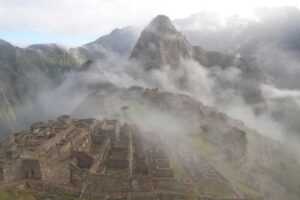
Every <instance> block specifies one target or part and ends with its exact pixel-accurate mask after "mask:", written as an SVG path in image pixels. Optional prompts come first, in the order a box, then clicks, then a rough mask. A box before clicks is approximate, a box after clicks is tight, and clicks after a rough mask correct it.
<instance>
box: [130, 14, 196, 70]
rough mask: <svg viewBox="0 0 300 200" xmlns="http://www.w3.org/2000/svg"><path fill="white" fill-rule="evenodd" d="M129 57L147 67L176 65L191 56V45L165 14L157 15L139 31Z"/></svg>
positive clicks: (155, 67)
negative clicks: (139, 33) (138, 36)
mask: <svg viewBox="0 0 300 200" xmlns="http://www.w3.org/2000/svg"><path fill="white" fill-rule="evenodd" d="M131 58H132V59H135V60H137V61H139V62H141V64H142V65H143V66H145V67H146V68H147V69H158V68H160V67H161V66H164V65H170V66H171V67H176V66H179V65H180V63H181V61H182V59H191V58H192V47H191V45H190V44H189V42H188V41H187V40H186V39H185V37H184V36H183V35H182V34H181V33H180V32H178V31H177V30H176V29H175V27H174V26H173V24H172V22H171V20H170V19H169V18H168V17H167V16H164V15H159V16H157V17H156V18H155V19H154V20H153V21H152V22H151V23H150V24H149V25H148V26H147V27H146V28H145V29H144V31H143V32H142V33H141V36H140V38H139V40H138V42H137V44H136V46H135V47H134V49H133V51H132V53H131Z"/></svg>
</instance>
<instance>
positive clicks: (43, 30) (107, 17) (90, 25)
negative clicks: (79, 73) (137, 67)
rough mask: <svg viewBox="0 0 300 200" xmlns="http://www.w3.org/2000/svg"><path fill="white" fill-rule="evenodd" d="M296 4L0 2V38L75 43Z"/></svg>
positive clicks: (288, 0)
mask: <svg viewBox="0 0 300 200" xmlns="http://www.w3.org/2000/svg"><path fill="white" fill-rule="evenodd" d="M276 6H296V7H300V0H285V1H283V0H251V1H250V0H247V1H245V0H226V1H225V0H0V38H2V39H5V40H8V41H9V42H12V43H14V44H18V45H27V44H31V43H51V42H56V43H60V44H64V45H71V46H74V45H80V44H83V43H85V42H89V41H91V40H94V39H96V38H97V37H99V36H101V35H103V34H105V33H108V32H110V31H111V30H112V29H114V28H117V27H119V28H121V27H124V26H128V25H144V24H145V23H147V22H148V21H149V20H151V18H153V17H154V16H156V15H157V14H166V15H168V16H169V17H171V18H172V19H176V18H184V17H187V16H189V15H191V14H194V13H198V12H201V11H213V12H216V13H218V14H219V15H221V16H230V15H234V14H238V15H241V16H242V17H248V18H251V17H253V10H254V9H255V8H257V7H276Z"/></svg>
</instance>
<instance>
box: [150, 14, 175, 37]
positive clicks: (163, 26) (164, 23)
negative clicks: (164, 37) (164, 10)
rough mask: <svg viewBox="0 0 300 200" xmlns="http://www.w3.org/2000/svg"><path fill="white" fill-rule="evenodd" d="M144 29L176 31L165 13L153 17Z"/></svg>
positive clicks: (158, 31) (163, 31)
mask: <svg viewBox="0 0 300 200" xmlns="http://www.w3.org/2000/svg"><path fill="white" fill-rule="evenodd" d="M146 29H147V30H150V31H153V32H156V33H170V32H177V31H176V28H175V26H174V25H173V24H172V22H171V20H170V18H169V17H167V16H166V15H158V16H157V17H155V18H154V19H153V20H152V21H151V23H150V24H149V25H148V27H147V28H146Z"/></svg>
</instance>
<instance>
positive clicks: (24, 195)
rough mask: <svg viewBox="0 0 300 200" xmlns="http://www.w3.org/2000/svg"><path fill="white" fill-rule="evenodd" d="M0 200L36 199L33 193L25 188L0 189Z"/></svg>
mask: <svg viewBox="0 0 300 200" xmlns="http://www.w3.org/2000/svg"><path fill="white" fill-rule="evenodd" d="M0 200H38V199H36V197H35V196H34V195H33V193H31V192H29V191H25V190H17V189H15V190H13V189H11V190H6V191H0Z"/></svg>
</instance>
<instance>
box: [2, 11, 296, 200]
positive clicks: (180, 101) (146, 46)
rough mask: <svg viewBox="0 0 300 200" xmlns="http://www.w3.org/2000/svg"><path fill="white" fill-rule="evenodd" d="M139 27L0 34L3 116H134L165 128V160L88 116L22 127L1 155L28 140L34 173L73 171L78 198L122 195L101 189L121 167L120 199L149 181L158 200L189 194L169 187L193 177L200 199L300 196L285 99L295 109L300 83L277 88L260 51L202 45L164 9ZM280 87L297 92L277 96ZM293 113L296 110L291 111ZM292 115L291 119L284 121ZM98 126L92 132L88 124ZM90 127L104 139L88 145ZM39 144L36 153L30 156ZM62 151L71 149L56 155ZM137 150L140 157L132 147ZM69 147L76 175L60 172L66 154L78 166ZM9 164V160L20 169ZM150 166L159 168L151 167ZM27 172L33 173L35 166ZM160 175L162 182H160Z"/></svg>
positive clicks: (159, 134)
mask: <svg viewBox="0 0 300 200" xmlns="http://www.w3.org/2000/svg"><path fill="white" fill-rule="evenodd" d="M137 33H138V31H136V30H135V29H134V30H133V29H132V28H125V29H120V30H119V29H117V30H115V31H113V32H112V33H110V34H108V35H105V36H103V37H100V38H99V39H97V40H96V41H94V42H91V43H88V44H86V45H83V46H81V47H78V48H73V49H70V50H67V49H64V48H62V47H60V46H59V45H44V44H41V45H31V46H29V47H27V48H18V47H14V46H12V45H10V44H9V43H6V42H4V41H3V42H2V41H0V70H1V74H0V83H1V88H0V89H1V90H0V101H1V110H0V114H1V115H0V117H1V118H0V120H1V122H2V123H3V124H4V125H10V126H11V127H12V128H19V127H20V128H23V127H28V126H29V125H30V124H31V123H32V122H36V121H47V120H50V119H53V118H54V117H57V116H58V115H61V114H69V115H72V116H73V117H78V118H97V119H98V120H103V119H113V120H112V121H115V120H117V121H120V122H122V123H124V126H126V124H131V125H132V126H133V127H135V128H137V129H138V130H141V132H139V134H144V135H145V136H146V137H150V138H153V139H155V138H162V139H163V143H162V144H159V145H160V147H161V148H163V149H164V150H165V151H167V152H168V153H169V154H168V156H167V158H168V159H169V158H170V160H168V159H167V158H165V157H164V158H161V159H162V160H163V161H160V162H158V161H157V160H156V159H154V160H153V157H152V156H153V155H154V154H155V152H156V150H155V149H154V150H153V149H148V150H149V151H146V152H142V151H141V149H140V148H137V149H135V148H136V147H139V146H138V145H139V142H140V141H135V139H134V138H135V136H136V135H131V134H129V135H130V137H128V138H127V137H125V139H124V138H123V136H124V135H122V134H123V133H124V132H122V131H121V132H118V130H117V135H116V136H112V135H110V136H108V137H107V138H106V134H110V132H109V131H107V130H108V129H109V127H111V126H109V125H108V126H106V124H105V123H104V125H103V127H104V129H105V130H102V129H99V130H98V129H97V127H96V126H94V125H95V124H93V123H92V124H90V123H89V122H93V120H92V119H89V120H78V121H77V120H69V118H68V117H67V116H63V117H61V118H59V119H58V120H57V121H51V120H50V121H49V122H48V123H42V122H39V123H35V124H33V126H31V128H30V130H28V131H25V132H22V131H21V132H20V133H18V134H16V135H15V136H13V137H12V138H13V139H11V140H10V142H8V143H7V145H3V146H2V145H0V147H3V148H4V150H3V152H4V156H3V157H4V159H5V161H6V159H16V160H13V161H12V162H10V163H14V161H16V163H19V160H18V159H19V158H23V157H22V156H24V155H23V154H22V153H21V154H19V150H20V149H22V148H24V149H23V150H24V151H25V153H26V155H25V156H29V157H30V158H31V159H33V160H35V161H34V162H33V161H32V163H36V162H41V163H42V165H41V166H40V168H41V169H40V170H37V169H36V168H38V167H37V166H38V165H37V164H32V163H31V164H32V165H30V166H31V167H32V166H35V168H34V169H33V171H34V172H36V170H37V171H39V173H40V172H41V173H44V174H45V176H39V179H40V180H38V181H40V182H41V183H45V184H46V183H47V184H56V183H60V182H59V181H60V180H58V179H55V178H53V177H52V178H51V172H53V175H55V177H56V176H60V173H61V175H64V176H62V177H64V178H65V177H68V175H69V174H68V173H69V172H70V174H71V175H70V177H71V178H70V179H68V178H66V179H63V180H64V184H67V186H68V187H69V188H72V189H75V190H76V191H77V190H79V191H80V192H81V194H82V195H81V196H84V195H87V194H88V192H89V189H91V190H92V189H93V188H94V189H95V190H97V193H95V194H97V195H99V196H98V197H100V196H101V195H104V196H101V198H102V197H105V198H106V197H111V196H118V195H120V194H119V193H113V191H112V190H106V189H107V188H106V187H107V186H108V185H107V184H104V185H103V183H102V182H101V181H103V180H104V179H105V180H106V178H108V179H110V178H112V177H117V178H118V180H119V181H116V183H115V184H116V185H118V184H121V185H118V186H120V188H127V190H126V191H123V193H122V195H125V196H126V195H127V196H126V198H127V197H128V198H129V197H134V195H137V194H136V193H135V192H137V191H142V192H144V189H145V188H146V189H145V190H146V191H149V190H150V191H151V192H153V191H155V192H156V193H155V195H158V196H157V198H156V196H151V195H154V194H153V193H151V195H150V192H149V193H147V195H149V196H150V199H155V198H156V199H164V198H163V197H162V196H163V195H166V196H168V195H171V193H172V192H173V190H177V192H178V193H176V195H179V196H180V198H179V199H187V198H186V196H185V195H186V193H181V190H180V188H178V187H176V186H178V185H176V184H174V185H173V183H178V184H179V183H180V184H182V183H183V184H187V185H189V188H190V191H189V192H190V193H189V194H191V195H192V197H194V198H200V199H201V198H210V199H220V198H229V199H234V198H235V199H251V200H252V199H253V200H261V199H267V200H268V199H270V200H282V199H290V200H298V199H299V196H300V192H299V185H300V182H299V180H300V179H299V177H298V175H297V174H300V173H299V169H300V167H299V165H300V164H299V162H300V161H299V159H298V155H299V152H300V151H297V150H294V149H293V148H295V149H297V147H296V146H295V144H297V142H295V141H296V140H295V141H291V140H290V138H289V137H288V135H289V134H290V130H291V129H294V131H295V130H297V129H298V128H299V127H298V126H297V121H296V118H297V116H298V115H297V114H295V113H294V112H293V110H294V109H291V108H290V106H293V107H295V108H296V107H297V103H298V102H297V101H296V100H294V98H297V97H298V96H299V93H298V92H297V91H291V90H284V91H283V90H281V89H278V88H276V87H275V85H273V83H272V80H271V79H270V78H269V74H268V73H266V71H263V70H262V69H261V67H260V62H259V60H257V59H255V58H253V55H252V54H251V55H247V54H246V53H245V52H246V51H244V49H243V48H234V50H232V51H226V52H225V51H217V50H216V49H206V47H205V45H204V46H202V45H201V44H195V42H194V41H193V40H191V41H189V40H188V39H187V38H186V37H185V34H184V31H183V32H182V31H181V30H180V29H176V28H175V26H174V25H173V22H172V21H171V20H170V19H169V18H168V17H167V16H164V15H159V16H157V17H156V18H154V19H153V20H152V21H151V22H150V24H149V25H148V26H146V27H145V29H144V30H143V31H142V32H141V33H140V36H139V38H138V37H137V36H138V34H137ZM243 44H244V43H243ZM234 45H239V44H234ZM241 45H242V43H241ZM254 45H255V44H254ZM243 47H244V48H248V47H247V46H246V45H245V46H243ZM237 49H241V50H242V49H243V51H241V52H239V51H237ZM248 50H250V48H248ZM16 78H17V79H16ZM287 96H288V98H290V97H292V98H293V101H289V100H285V98H287ZM282 99H284V100H282ZM289 102H292V103H293V104H291V103H289ZM282 103H284V106H282V105H283V104H282ZM277 108H278V109H277ZM281 109H283V110H285V112H282V110H281ZM295 110H296V109H295ZM291 112H293V114H295V115H294V116H293V115H289V113H291ZM296 113H297V112H296ZM281 116H285V117H284V118H285V119H287V120H282V119H281ZM231 117H232V118H231ZM233 118H235V119H233ZM290 119H291V120H290ZM5 120H7V121H10V122H11V124H10V123H9V122H7V121H5ZM293 120H295V121H293ZM104 121H105V120H104ZM291 121H292V122H293V123H292V128H291V127H290V129H289V128H286V127H288V125H289V122H291ZM0 125H1V128H2V124H0ZM86 128H87V129H86ZM94 128H95V129H96V131H95V132H93V133H92V132H90V131H91V130H93V129H94ZM98 128H99V127H98ZM254 129H256V130H254ZM58 130H59V131H58ZM53 131H54V133H53ZM60 131H61V132H60ZM81 131H83V132H84V134H83V132H81ZM285 131H286V132H287V133H285ZM58 132H59V133H60V134H57V133H58ZM295 132H296V131H295ZM27 134H28V135H27ZM89 134H92V135H89ZM93 134H96V138H97V139H99V141H100V143H101V142H103V143H102V144H103V145H104V146H102V147H103V148H102V147H101V148H95V146H94V145H93V144H91V143H90V142H91V140H90V138H93V137H94V136H95V135H93ZM90 136H91V137H90ZM105 138H106V139H108V140H106V139H105ZM121 138H123V139H124V141H123V140H121ZM73 139H74V141H73ZM93 139H94V138H93ZM97 139H96V140H97ZM102 139H105V141H104V140H103V141H102ZM68 140H70V141H71V142H70V143H68ZM99 141H98V142H99ZM123 142H124V143H123ZM150 142H151V141H150ZM136 145H137V146H136ZM146 146H147V145H146ZM97 147H99V146H97ZM5 148H8V149H5ZM39 148H41V149H43V151H42V152H41V153H40V154H38V156H35V154H34V153H38V152H39V151H38V150H39ZM52 148H53V152H52V151H51V149H52ZM16 149H17V150H16ZM44 149H46V150H45V151H44ZM105 149H106V150H107V151H106V150H105ZM98 150H99V151H98ZM102 150H105V151H103V152H102ZM77 151H78V152H77ZM7 152H11V153H7ZM66 152H67V156H65V157H64V156H62V155H64V153H66ZM141 152H142V153H145V155H147V156H142V157H140V154H139V153H141ZM48 153H49V154H48ZM69 153H71V154H72V156H70V155H69ZM73 153H74V154H76V155H77V156H75V157H79V158H78V159H79V161H78V160H77V164H76V163H75V168H76V169H78V170H79V171H80V170H82V171H80V172H81V173H79V174H76V175H75V176H73V175H74V174H72V172H73V171H68V170H70V168H69V166H70V165H69V164H74V163H73V161H74V160H73V156H74V155H73ZM119 153H120V154H121V156H120V155H119ZM10 155H12V156H10ZM30 155H34V156H30ZM45 155H46V157H43V156H45ZM68 155H69V156H68ZM47 156H49V157H47ZM106 156H107V157H106ZM148 156H150V157H148ZM161 156H162V155H161ZM1 158H2V157H1V156H0V161H1ZM47 158H49V160H47ZM100 158H101V159H100ZM111 160H113V162H112V163H110V164H109V165H110V166H109V167H108V168H110V167H112V166H113V167H116V166H117V167H121V168H122V169H123V168H125V170H124V171H118V173H117V172H116V171H109V170H106V169H108V168H106V167H107V166H106V165H107V163H109V162H110V161H111ZM158 160H159V159H158ZM52 161H53V163H55V165H56V164H57V166H59V167H63V168H59V167H56V166H53V167H54V168H53V169H51V168H49V167H47V165H46V163H47V162H49V163H50V162H51V163H52ZM69 161H70V162H72V163H68V162H69ZM102 161H104V162H103V163H102ZM142 161H143V162H142ZM200 161H201V162H205V164H201V162H200ZM0 163H1V162H0ZM4 163H5V162H4ZM21 163H22V162H21ZM53 163H52V164H53ZM124 163H125V164H124ZM126 163H127V164H126ZM140 163H143V165H144V168H145V169H146V170H145V171H147V169H149V170H150V171H149V174H147V173H145V174H146V175H145V176H143V177H136V176H135V174H134V171H135V170H136V169H137V168H138V167H140V166H139V164H140ZM123 164H124V165H123ZM156 165H157V166H156ZM9 166H10V165H5V166H4V168H5V169H8V168H9ZM16 166H17V168H16V170H21V172H23V171H25V172H26V170H23V169H22V168H20V169H19V168H18V167H19V165H16ZM21 166H22V165H21ZM72 166H73V165H72ZM80 166H81V167H82V166H84V167H83V168H85V169H79V168H81V167H80ZM153 166H154V169H155V170H154V171H151V170H152V169H153ZM25 169H27V168H25ZM29 169H32V168H30V167H29ZM61 169H63V170H62V171H60V170H61ZM171 169H172V170H171ZM0 170H1V168H0ZM22 170H23V171H22ZM52 170H53V171H52ZM170 170H171V172H170ZM157 171H159V173H161V174H160V175H159V176H166V177H168V178H169V179H168V181H169V182H167V183H164V184H165V185H164V184H162V183H161V182H160V181H161V180H160V179H157V180H156V181H155V180H153V177H155V176H156V175H157ZM7 172H9V171H8V170H4V172H3V173H4V175H3V176H4V181H9V180H10V179H7V178H5V177H7ZM25 172H24V173H25ZM31 172H32V171H31ZM123 174H124V177H125V179H124V180H123V179H122V178H124V177H123ZM27 175H28V176H27V177H29V178H30V177H32V176H33V175H34V173H31V174H30V173H29V174H27ZM77 175H78V176H79V177H80V180H81V181H80V182H81V183H82V185H80V184H79V186H78V185H76V184H75V185H74V184H73V185H72V184H71V183H69V180H72V179H73V178H74V177H75V179H76V178H79V177H77ZM85 175H87V176H85ZM90 175H91V176H90ZM98 175H100V176H101V177H102V178H104V179H101V180H98V181H100V182H101V184H95V185H93V184H90V183H91V182H90V181H92V180H93V181H94V180H96V181H97V178H99V176H98ZM17 177H18V176H17ZM49 177H50V178H49ZM90 177H94V178H91V179H89V178H90ZM18 178H19V177H18ZM81 178H82V179H81ZM85 178H86V179H85ZM154 179H155V178H154ZM49 180H50V183H49V182H48V181H49ZM111 180H115V179H111ZM65 181H66V182H65ZM123 181H124V182H123ZM29 182H30V180H29ZM40 182H38V183H40ZM100 182H99V183H100ZM30 183H31V182H30ZM143 183H149V184H150V185H151V184H153V185H151V186H149V187H148V185H147V184H146V185H143ZM160 184H162V185H163V186H165V187H164V188H167V189H165V190H163V191H160V190H159V188H160V187H161V185H160ZM180 184H179V185H180ZM65 186H66V185H64V186H63V187H62V188H64V189H65ZM142 186H143V187H142ZM173 186H174V187H173ZM97 187H99V188H97ZM87 188H88V189H87ZM118 188H119V187H114V189H116V190H118ZM98 192H99V193H98ZM131 192H132V193H131ZM0 194H1V188H0ZM172 194H173V195H174V193H172ZM139 195H145V194H144V193H143V194H140V193H139ZM149 196H147V197H149ZM143 197H145V196H143ZM168 197H169V196H168ZM171 199H172V198H171Z"/></svg>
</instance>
